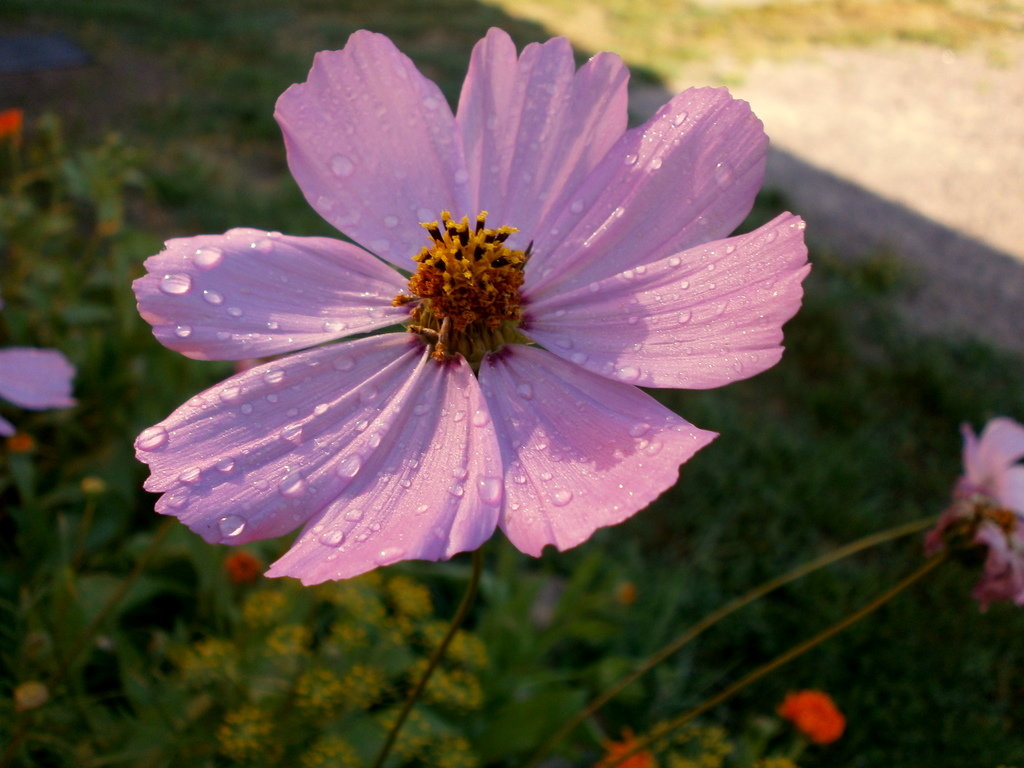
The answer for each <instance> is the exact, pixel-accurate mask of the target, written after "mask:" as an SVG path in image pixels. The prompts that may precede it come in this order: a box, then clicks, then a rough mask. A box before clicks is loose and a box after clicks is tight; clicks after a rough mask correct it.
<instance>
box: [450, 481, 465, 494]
mask: <svg viewBox="0 0 1024 768" xmlns="http://www.w3.org/2000/svg"><path fill="white" fill-rule="evenodd" d="M465 492H466V489H465V488H463V487H462V483H456V484H455V485H453V486H452V487H451V488H449V489H448V493H450V494H451V495H452V496H456V497H458V498H462V495H463V494H464V493H465Z"/></svg>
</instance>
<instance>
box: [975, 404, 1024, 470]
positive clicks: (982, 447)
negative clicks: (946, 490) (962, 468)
mask: <svg viewBox="0 0 1024 768" xmlns="http://www.w3.org/2000/svg"><path fill="white" fill-rule="evenodd" d="M1022 458H1024V426H1022V425H1020V424H1018V423H1017V422H1016V421H1014V420H1013V419H1008V418H1006V417H1000V418H995V419H992V420H991V421H989V422H988V424H986V425H985V429H983V430H982V432H981V437H980V438H979V439H978V442H977V446H976V448H975V451H974V455H973V456H972V459H973V461H972V464H973V466H970V465H969V466H968V470H969V471H976V472H978V474H979V475H981V476H983V477H984V476H994V475H997V474H999V473H1001V472H1002V471H1003V470H1004V469H1005V468H1006V467H1009V466H1010V465H1011V464H1015V463H1016V462H1018V461H1020V460H1021V459H1022Z"/></svg>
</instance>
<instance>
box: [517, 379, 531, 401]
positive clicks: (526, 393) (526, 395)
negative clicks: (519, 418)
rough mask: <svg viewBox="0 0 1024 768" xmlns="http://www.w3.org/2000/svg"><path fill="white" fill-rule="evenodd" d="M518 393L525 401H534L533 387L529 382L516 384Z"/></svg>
mask: <svg viewBox="0 0 1024 768" xmlns="http://www.w3.org/2000/svg"><path fill="white" fill-rule="evenodd" d="M516 392H517V393H518V394H519V396H520V397H521V398H523V400H533V387H532V386H531V385H530V382H528V381H521V382H519V383H518V384H516Z"/></svg>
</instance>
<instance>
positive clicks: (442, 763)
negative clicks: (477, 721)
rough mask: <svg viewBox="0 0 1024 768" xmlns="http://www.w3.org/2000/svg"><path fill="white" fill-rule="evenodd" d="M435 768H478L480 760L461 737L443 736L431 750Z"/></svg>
mask: <svg viewBox="0 0 1024 768" xmlns="http://www.w3.org/2000/svg"><path fill="white" fill-rule="evenodd" d="M431 754H432V755H433V759H432V760H431V761H430V765H432V766H435V768H477V766H478V765H480V759H479V758H478V757H477V756H476V755H475V754H474V753H473V750H472V749H471V748H470V745H469V742H468V741H467V740H466V739H464V738H462V737H461V736H442V737H441V738H440V739H438V740H437V741H436V742H435V743H434V745H433V747H432V748H431Z"/></svg>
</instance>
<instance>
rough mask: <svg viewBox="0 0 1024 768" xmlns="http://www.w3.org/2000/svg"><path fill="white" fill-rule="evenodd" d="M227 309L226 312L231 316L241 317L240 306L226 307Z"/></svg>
mask: <svg viewBox="0 0 1024 768" xmlns="http://www.w3.org/2000/svg"><path fill="white" fill-rule="evenodd" d="M227 311H228V314H229V315H231V316H232V317H241V316H242V310H241V308H240V307H228V310H227Z"/></svg>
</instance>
